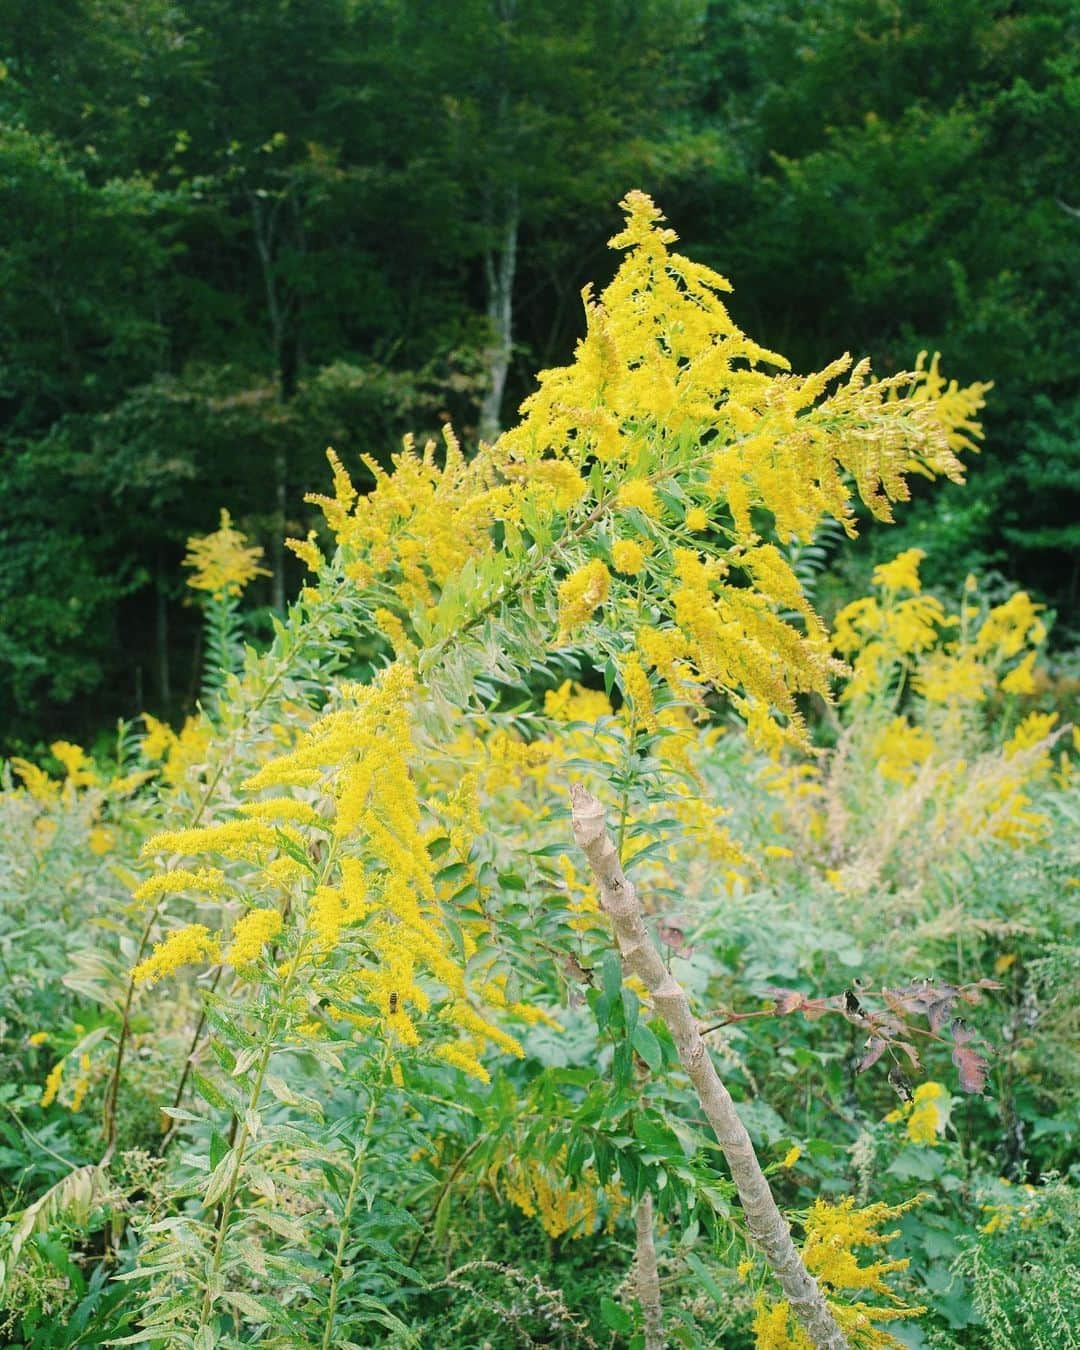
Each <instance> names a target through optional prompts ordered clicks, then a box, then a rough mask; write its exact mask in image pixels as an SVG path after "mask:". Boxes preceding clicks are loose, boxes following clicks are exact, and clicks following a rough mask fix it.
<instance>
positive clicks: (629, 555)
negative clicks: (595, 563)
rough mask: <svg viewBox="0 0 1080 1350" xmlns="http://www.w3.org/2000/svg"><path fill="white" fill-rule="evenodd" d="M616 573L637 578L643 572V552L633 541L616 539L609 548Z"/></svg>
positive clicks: (635, 541)
mask: <svg viewBox="0 0 1080 1350" xmlns="http://www.w3.org/2000/svg"><path fill="white" fill-rule="evenodd" d="M611 557H612V561H613V562H614V563H615V569H616V571H619V572H623V573H625V574H626V575H627V576H637V574H638V573H639V572H643V571H644V570H645V550H644V549H643V548H642V547H641V545H640V544H639V543H638V542H637V540H635V539H617V540H616V541H615V543H614V544H612V546H611Z"/></svg>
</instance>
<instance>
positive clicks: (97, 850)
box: [86, 825, 115, 858]
mask: <svg viewBox="0 0 1080 1350" xmlns="http://www.w3.org/2000/svg"><path fill="white" fill-rule="evenodd" d="M114 842H115V841H114V837H113V832H112V830H107V829H106V828H105V827H104V825H94V826H93V827H92V828H91V830H90V833H89V834H88V835H87V836H86V844H87V847H88V848H89V850H90V852H91V853H93V854H94V855H95V856H96V857H98V858H100V857H102V856H103V855H104V854H106V853H108V851H109V850H110V849H111V848H112V846H113V843H114Z"/></svg>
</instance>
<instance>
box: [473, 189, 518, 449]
mask: <svg viewBox="0 0 1080 1350" xmlns="http://www.w3.org/2000/svg"><path fill="white" fill-rule="evenodd" d="M519 223H520V212H519V209H518V196H517V189H516V188H511V189H510V195H509V198H508V200H507V204H506V215H505V218H504V220H503V228H502V241H501V243H500V246H499V248H498V249H489V251H488V253H487V254H486V256H485V258H484V278H485V281H486V284H487V317H488V323H489V324H490V325H491V345H490V346H489V347H488V348H487V350H486V352H485V357H486V359H487V367H488V388H487V393H486V394H485V395H484V402H483V404H482V406H481V409H480V437H481V439H482V440H485V441H493V440H495V438H496V437H497V436H498V434H499V432H500V431H501V430H502V423H501V416H502V403H503V394H504V393H505V391H506V373H507V371H508V370H509V368H510V355H511V352H512V351H513V344H514V277H515V276H516V274H517V242H518V226H519Z"/></svg>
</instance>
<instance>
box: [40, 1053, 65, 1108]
mask: <svg viewBox="0 0 1080 1350" xmlns="http://www.w3.org/2000/svg"><path fill="white" fill-rule="evenodd" d="M63 1076H64V1061H63V1060H62V1059H58V1060H57V1061H56V1063H55V1064H54V1065H53V1066H52V1068H51V1069H50V1070H49V1075H48V1077H47V1078H46V1079H45V1087H44V1089H43V1091H42V1093H41V1105H42V1106H43V1107H45V1106H52V1104H53V1102H54V1101H56V1094H57V1093H58V1092H59V1091H60V1080H61V1079H62V1078H63Z"/></svg>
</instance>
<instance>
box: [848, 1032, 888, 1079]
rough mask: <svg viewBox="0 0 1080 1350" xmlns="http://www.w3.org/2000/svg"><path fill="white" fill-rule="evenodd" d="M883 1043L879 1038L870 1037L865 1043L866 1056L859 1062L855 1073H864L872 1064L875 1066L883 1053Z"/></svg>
mask: <svg viewBox="0 0 1080 1350" xmlns="http://www.w3.org/2000/svg"><path fill="white" fill-rule="evenodd" d="M885 1044H886V1043H885V1041H884V1040H883V1039H882V1038H881V1037H880V1036H870V1037H869V1038H868V1039H867V1042H866V1054H865V1055H863V1057H862V1059H860V1060H859V1066H858V1068H857V1069H856V1070H855V1072H856V1073H865V1072H866V1070H867V1069H869V1068H870V1066H871V1065H872V1064H876V1063H877V1062H878V1060H879V1059H880V1058H881V1056H882V1055H883V1054H884V1053H885Z"/></svg>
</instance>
